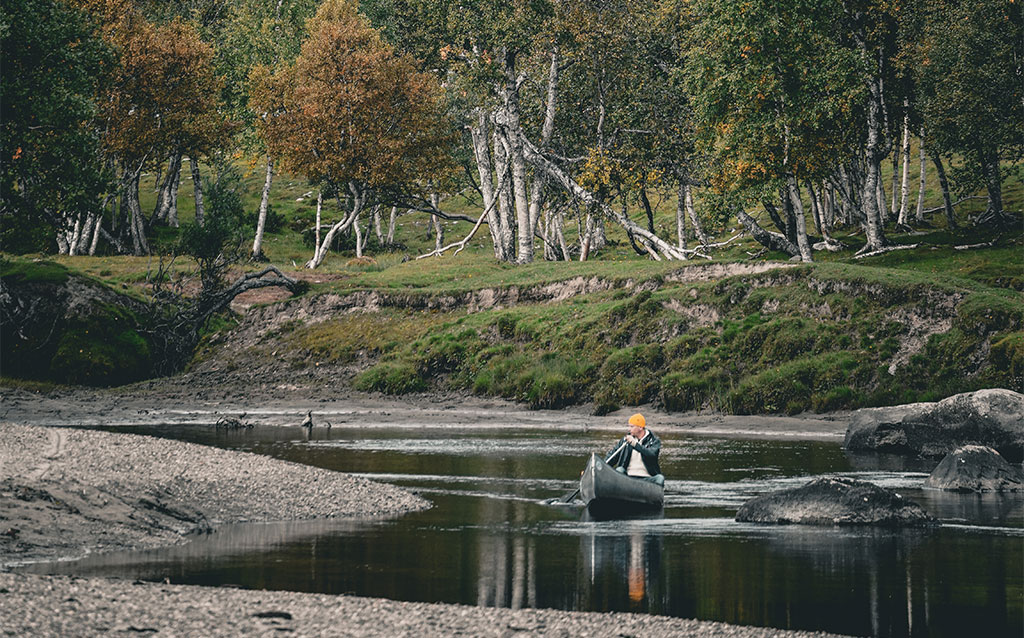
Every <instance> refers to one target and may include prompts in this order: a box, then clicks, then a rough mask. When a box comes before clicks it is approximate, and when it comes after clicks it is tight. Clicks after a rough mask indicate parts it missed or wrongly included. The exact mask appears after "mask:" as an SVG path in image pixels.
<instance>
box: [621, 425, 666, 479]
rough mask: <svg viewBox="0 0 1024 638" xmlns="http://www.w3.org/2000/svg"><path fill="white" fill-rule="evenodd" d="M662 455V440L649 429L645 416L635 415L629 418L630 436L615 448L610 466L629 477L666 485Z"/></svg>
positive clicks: (624, 438)
mask: <svg viewBox="0 0 1024 638" xmlns="http://www.w3.org/2000/svg"><path fill="white" fill-rule="evenodd" d="M660 453H661V439H659V438H658V437H657V436H655V435H654V432H651V431H650V430H648V429H647V421H646V420H645V419H644V415H642V414H634V415H633V416H631V417H629V434H627V435H626V436H624V437H622V440H620V441H619V442H618V444H617V445H616V446H615V452H612V453H611V455H610V456H609V457H608V464H609V465H611V466H612V467H614V468H615V469H616V470H618V471H619V472H622V473H624V474H627V475H629V476H632V477H635V478H642V479H644V480H647V481H651V482H653V483H657V484H658V485H664V484H665V477H664V476H663V475H662V474H661V466H660V465H658V455H659V454H660Z"/></svg>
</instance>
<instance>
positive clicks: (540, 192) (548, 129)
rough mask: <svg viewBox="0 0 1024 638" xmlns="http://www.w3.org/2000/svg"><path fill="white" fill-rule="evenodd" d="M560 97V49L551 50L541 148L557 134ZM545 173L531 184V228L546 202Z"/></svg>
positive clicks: (538, 175) (536, 175) (536, 174)
mask: <svg viewBox="0 0 1024 638" xmlns="http://www.w3.org/2000/svg"><path fill="white" fill-rule="evenodd" d="M557 98H558V49H555V50H554V51H552V52H551V65H550V67H549V68H548V92H547V102H546V104H545V107H544V124H543V126H542V127H541V133H540V148H541V149H544V148H546V147H547V146H548V144H550V143H551V138H552V136H553V135H554V134H555V111H556V104H557ZM544 181H545V180H544V174H543V173H541V172H539V171H537V172H535V173H534V176H533V182H532V183H531V184H530V229H531V234H532V232H533V229H536V228H537V220H538V218H539V217H540V209H541V206H542V205H543V203H544Z"/></svg>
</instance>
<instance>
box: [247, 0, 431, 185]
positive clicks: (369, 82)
mask: <svg viewBox="0 0 1024 638" xmlns="http://www.w3.org/2000/svg"><path fill="white" fill-rule="evenodd" d="M310 27H311V30H310V35H309V38H308V39H307V40H306V41H305V42H304V43H303V45H302V52H301V54H300V55H299V57H298V59H297V60H296V61H295V63H294V64H292V65H289V66H287V67H284V68H282V69H279V70H278V71H277V72H276V73H271V72H270V70H269V69H266V68H265V67H258V68H257V69H254V71H253V73H252V74H251V75H250V83H251V84H250V86H251V96H252V105H253V106H254V107H255V108H256V111H257V113H258V114H260V115H261V119H260V121H259V122H258V133H259V134H260V136H261V137H262V138H263V139H264V141H265V142H266V144H267V147H268V149H269V150H270V152H271V154H272V155H274V156H275V157H277V158H279V160H280V162H281V166H282V167H283V168H285V169H286V170H289V171H293V172H295V173H298V174H302V175H304V176H306V177H307V178H308V179H310V180H311V181H314V182H322V181H327V182H330V183H334V184H341V183H344V182H347V181H360V182H363V183H364V184H367V185H370V186H383V185H390V184H399V183H408V182H411V181H415V180H417V179H420V178H429V177H431V176H432V175H434V174H436V173H437V172H438V171H439V170H440V169H441V168H442V167H443V166H445V164H446V161H447V153H446V151H447V149H448V148H449V145H450V142H451V139H450V137H451V129H450V128H449V127H448V126H447V122H446V121H445V120H444V117H443V104H442V99H441V89H440V86H439V85H438V84H437V81H436V80H435V79H434V78H433V77H432V76H430V75H427V74H423V73H418V72H416V70H415V68H414V65H413V63H412V61H411V60H409V59H407V58H405V57H402V56H399V55H396V54H395V52H394V51H393V50H392V49H391V48H390V47H389V46H387V45H386V44H385V43H384V42H383V41H382V40H381V38H380V37H379V35H378V34H377V32H376V31H375V30H374V29H372V28H371V27H370V26H369V25H368V24H367V22H366V21H365V19H363V18H362V17H361V16H360V15H358V14H357V13H356V12H355V8H354V4H351V3H346V2H344V1H342V0H330V1H329V2H327V3H325V4H324V5H323V6H322V7H321V9H320V10H319V11H318V13H317V15H316V17H315V18H314V19H313V20H311V21H310Z"/></svg>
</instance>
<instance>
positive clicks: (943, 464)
mask: <svg viewBox="0 0 1024 638" xmlns="http://www.w3.org/2000/svg"><path fill="white" fill-rule="evenodd" d="M924 485H925V487H934V488H937V489H940V490H956V491H959V492H1002V491H1011V492H1016V491H1020V490H1024V472H1022V471H1021V468H1019V467H1017V466H1014V465H1010V464H1009V463H1007V462H1006V459H1004V458H1003V457H1002V456H1000V454H999V452H996V451H995V450H993V449H992V448H990V447H986V446H984V445H965V446H963V447H961V448H957V449H956V450H954V451H952V452H950V453H949V454H947V455H946V458H944V459H942V461H940V462H939V464H938V466H936V467H935V469H934V470H933V471H932V473H931V475H930V476H929V477H928V478H927V479H925V482H924Z"/></svg>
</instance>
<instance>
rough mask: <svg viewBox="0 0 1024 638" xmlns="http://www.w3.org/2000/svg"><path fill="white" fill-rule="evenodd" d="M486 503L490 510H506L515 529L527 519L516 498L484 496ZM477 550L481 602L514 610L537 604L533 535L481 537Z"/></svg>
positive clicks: (512, 533) (483, 604) (478, 590)
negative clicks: (503, 498) (506, 498)
mask: <svg viewBox="0 0 1024 638" xmlns="http://www.w3.org/2000/svg"><path fill="white" fill-rule="evenodd" d="M484 503H485V505H484V507H485V508H488V509H492V508H493V509H495V510H498V509H501V510H506V511H507V514H508V518H507V520H508V521H509V523H510V526H511V528H512V529H513V530H514V529H516V528H517V527H519V526H520V525H521V524H522V522H523V520H524V511H523V508H522V507H521V505H519V504H518V503H515V502H514V501H503V500H500V499H484ZM492 514H498V513H497V512H492ZM477 553H478V556H479V567H478V570H477V603H476V604H477V605H479V606H481V607H510V608H512V609H521V608H523V607H536V606H537V579H536V547H535V539H534V538H533V537H532V536H528V537H524V536H523V535H522V534H521V533H518V532H514V531H510V532H509V533H508V534H496V535H485V536H481V537H480V540H479V544H478V547H477Z"/></svg>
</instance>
